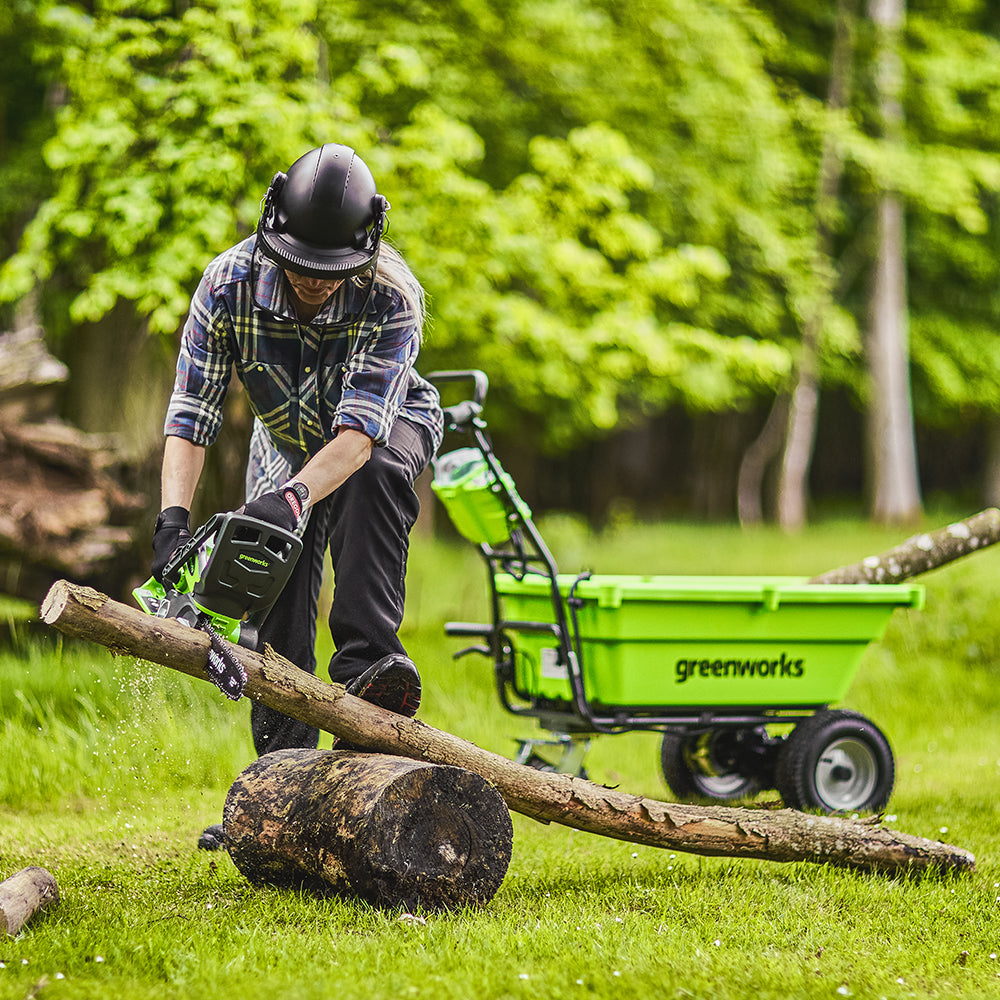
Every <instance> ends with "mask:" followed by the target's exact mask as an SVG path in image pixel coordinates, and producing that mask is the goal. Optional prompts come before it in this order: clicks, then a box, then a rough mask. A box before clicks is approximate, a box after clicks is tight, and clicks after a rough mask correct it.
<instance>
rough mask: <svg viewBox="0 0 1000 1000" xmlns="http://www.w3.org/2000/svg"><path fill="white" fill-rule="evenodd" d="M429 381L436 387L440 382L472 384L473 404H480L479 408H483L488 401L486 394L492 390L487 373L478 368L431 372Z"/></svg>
mask: <svg viewBox="0 0 1000 1000" xmlns="http://www.w3.org/2000/svg"><path fill="white" fill-rule="evenodd" d="M427 380H428V381H429V382H433V383H434V384H435V385H437V383H438V382H471V383H472V385H473V388H472V402H474V403H478V404H479V406H482V405H483V403H484V402H485V401H486V393H487V392H488V391H489V388H490V380H489V379H488V378H487V376H486V372H484V371H480V370H479V369H478V368H468V369H463V370H455V371H440V372H431V373H430V375H428V376H427Z"/></svg>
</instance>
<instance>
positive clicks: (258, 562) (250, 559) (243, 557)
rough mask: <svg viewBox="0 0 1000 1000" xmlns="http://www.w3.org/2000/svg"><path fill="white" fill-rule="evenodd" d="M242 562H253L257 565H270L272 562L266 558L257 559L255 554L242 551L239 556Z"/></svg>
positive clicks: (238, 558)
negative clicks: (250, 554)
mask: <svg viewBox="0 0 1000 1000" xmlns="http://www.w3.org/2000/svg"><path fill="white" fill-rule="evenodd" d="M236 558H237V560H238V561H240V562H248V563H253V564H254V565H255V566H265V567H266V566H270V565H271V564H270V563H269V562H268V561H267V560H266V559H255V558H254V557H253V556H248V555H247V554H246V553H245V552H241V553H240V554H239V555H238V556H237V557H236Z"/></svg>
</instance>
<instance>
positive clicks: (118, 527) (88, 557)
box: [0, 327, 144, 601]
mask: <svg viewBox="0 0 1000 1000" xmlns="http://www.w3.org/2000/svg"><path fill="white" fill-rule="evenodd" d="M66 377H67V371H66V367H65V365H63V364H62V363H61V362H58V361H56V359H55V358H52V357H51V356H50V355H49V353H48V351H47V349H46V347H45V343H44V340H43V337H42V331H41V330H40V329H38V328H36V327H32V328H28V329H25V330H20V331H18V332H16V333H4V334H0V579H2V580H3V584H2V590H3V591H4V592H5V593H9V594H12V595H14V596H18V597H23V598H26V599H29V600H32V601H38V600H40V599H41V597H42V596H43V595H44V594H45V591H46V590H47V589H48V587H50V586H51V585H52V583H53V581H54V580H57V579H59V578H60V577H63V576H69V577H72V578H73V579H75V580H77V581H79V582H82V583H90V584H97V585H100V586H102V587H105V588H107V589H109V590H112V591H114V592H115V593H117V592H119V590H125V589H126V587H125V583H126V580H127V579H128V578H129V577H130V576H131V575H133V569H132V567H133V565H134V560H131V559H123V558H122V556H123V555H125V554H129V553H131V550H132V547H133V539H134V536H135V531H134V529H135V526H136V522H137V520H138V518H139V516H140V513H141V510H142V507H143V506H144V501H142V500H141V498H140V497H139V496H138V494H137V493H135V492H134V491H132V490H131V489H129V488H128V487H126V485H125V481H126V480H128V479H134V478H135V473H136V470H135V468H134V465H135V463H134V462H133V463H126V462H124V461H123V460H121V459H120V458H119V457H118V454H117V453H118V451H119V448H118V446H117V441H116V439H115V438H114V437H113V436H111V435H107V434H86V433H84V432H83V431H80V430H78V429H77V428H75V427H71V426H70V425H68V424H65V423H63V422H61V421H59V420H58V419H56V417H55V415H54V414H55V407H54V404H55V394H54V389H55V387H56V386H58V385H59V384H60V383H61V382H62V381H64V380H65V379H66Z"/></svg>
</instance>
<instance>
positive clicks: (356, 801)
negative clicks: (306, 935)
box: [223, 750, 513, 910]
mask: <svg viewBox="0 0 1000 1000" xmlns="http://www.w3.org/2000/svg"><path fill="white" fill-rule="evenodd" d="M223 823H224V826H225V831H226V841H227V847H228V849H229V853H230V856H231V857H232V859H233V862H234V863H235V865H236V867H237V868H239V869H240V871H241V872H242V873H243V874H244V875H245V876H246V878H247V879H248V880H249V881H250V882H253V883H255V884H257V885H262V884H264V885H275V886H301V887H304V888H309V889H313V890H321V891H334V892H340V893H345V892H346V893H348V894H351V895H355V896H358V897H360V898H362V899H365V900H367V901H368V902H370V903H372V904H374V905H376V906H382V907H388V908H393V907H400V906H401V907H405V908H407V909H426V910H447V909H455V908H458V907H463V906H482V905H485V904H486V903H488V902H489V901H490V900H491V899H492V898H493V896H494V895H495V894H496V892H497V890H498V889H499V888H500V885H501V884H502V882H503V879H504V876H505V875H506V873H507V866H508V865H509V863H510V856H511V851H512V847H513V826H512V824H511V819H510V813H509V812H508V810H507V806H506V804H505V803H504V801H503V798H502V797H501V795H500V793H499V792H498V791H497V790H496V789H495V788H494V787H493V786H492V785H491V784H490V783H489V782H487V781H486V780H485V779H484V778H482V777H480V776H479V775H478V774H475V773H473V772H471V771H467V770H465V769H464V768H460V767H451V766H445V765H439V764H428V763H425V762H421V761H413V760H406V759H404V758H401V757H391V756H386V755H384V754H369V753H353V752H349V751H322V750H281V751H277V752H275V753H272V754H267V755H266V756H264V757H261V758H260V759H259V760H258V761H255V762H254V763H253V764H251V765H250V766H249V767H248V768H247V769H246V770H245V771H244V772H243V773H242V774H241V775H240V776H239V778H238V779H237V780H236V782H235V783H234V784H233V786H232V788H231V789H230V791H229V795H228V797H227V800H226V807H225V810H224V813H223Z"/></svg>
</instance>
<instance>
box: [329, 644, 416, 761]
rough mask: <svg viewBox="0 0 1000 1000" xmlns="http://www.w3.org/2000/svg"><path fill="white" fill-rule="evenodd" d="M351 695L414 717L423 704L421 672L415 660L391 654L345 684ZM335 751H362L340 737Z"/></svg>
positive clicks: (335, 744) (400, 654) (334, 743)
mask: <svg viewBox="0 0 1000 1000" xmlns="http://www.w3.org/2000/svg"><path fill="white" fill-rule="evenodd" d="M345 689H346V691H347V693H348V694H352V695H354V697H355V698H361V699H363V700H364V701H367V702H369V703H370V704H372V705H378V707H379V708H385V709H388V710H389V711H390V712H395V713H396V714H397V715H405V716H408V717H409V718H413V716H414V715H416V714H417V709H418V708H419V707H420V674H418V673H417V668H416V667H415V666H414V664H413V661H412V660H411V659H410V658H409V657H408V656H403V654H402V653H390V654H389V655H388V656H383V657H382V659H381V660H377V661H376V662H375V663H373V664H372V665H371V666H370V667H369V668H368V669H367V670H366V671H365V672H364V673H363V674H361V675H359V676H358V677H355V678H354V679H353V680H351V681H348V682H347V684H346V685H345ZM331 749H333V750H358V749H360V748H359V747H356V746H354V745H352V744H350V743H348V742H346V741H345V740H342V739H340V737H339V736H335V737H334V738H333V744H332V747H331Z"/></svg>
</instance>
